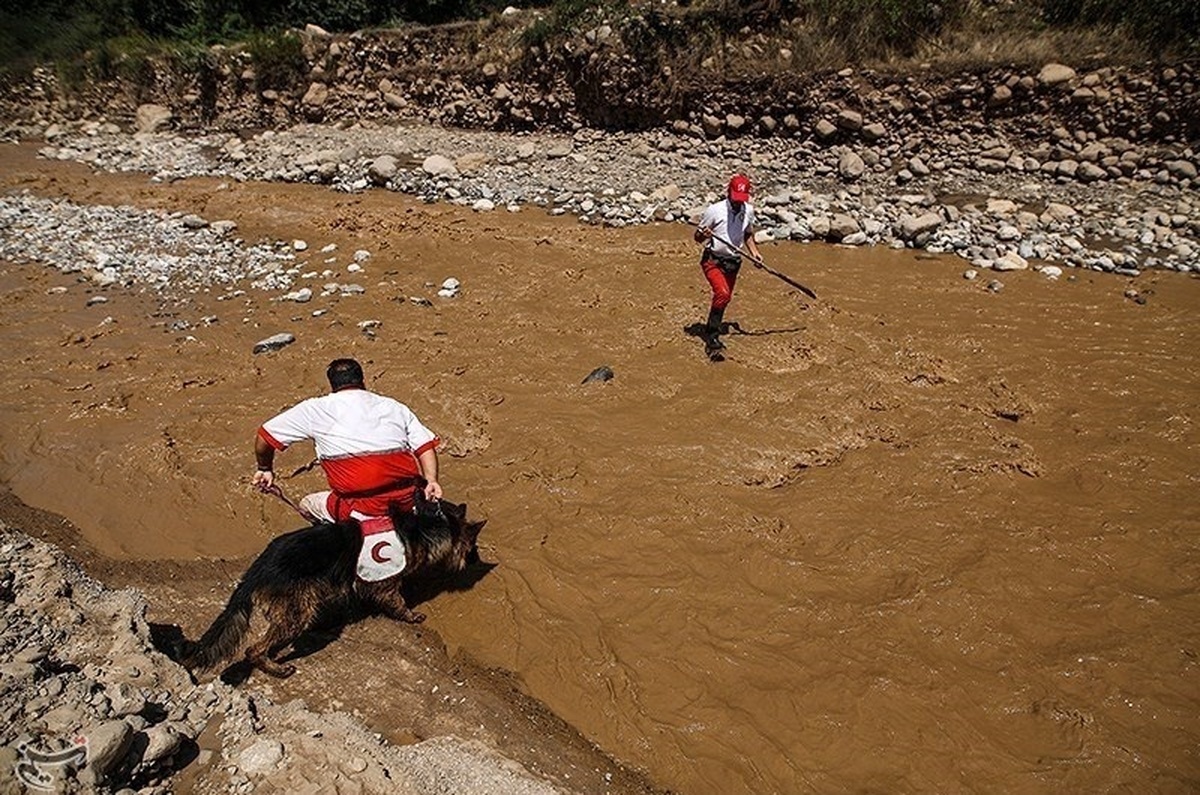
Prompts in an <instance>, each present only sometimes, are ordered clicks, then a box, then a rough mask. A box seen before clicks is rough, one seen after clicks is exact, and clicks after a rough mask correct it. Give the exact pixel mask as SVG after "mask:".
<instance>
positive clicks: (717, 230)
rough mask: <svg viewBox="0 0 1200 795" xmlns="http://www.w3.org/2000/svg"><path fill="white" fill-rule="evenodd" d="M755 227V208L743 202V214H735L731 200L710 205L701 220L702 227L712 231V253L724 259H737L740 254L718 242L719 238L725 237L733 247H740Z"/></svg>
mask: <svg viewBox="0 0 1200 795" xmlns="http://www.w3.org/2000/svg"><path fill="white" fill-rule="evenodd" d="M753 225H754V207H752V206H751V205H750V202H743V203H742V209H741V212H735V211H734V209H733V204H732V203H731V202H730V201H729V199H722V200H721V201H719V202H717V203H716V204H710V205H709V206H708V209H706V210H705V211H704V215H703V216H702V217H701V218H700V226H703V227H706V228H708V229H711V230H712V233H713V239H712V240H711V241H709V244H710V246H711V247H712V252H713V253H714V254H717V255H719V256H722V257H725V256H729V257H736V256H738V252H737V251H735V250H734V249H731V248H730V247H729V246H727V245H725V244H724V243H722V242H721V241H720V240H717V237H723V238H725V239H726V240H728V241H729V242H730V243H732V244H733V245H735V246H740V245H742V244H743V243H745V242H746V232H747V231H749V229H750V227H751V226H753Z"/></svg>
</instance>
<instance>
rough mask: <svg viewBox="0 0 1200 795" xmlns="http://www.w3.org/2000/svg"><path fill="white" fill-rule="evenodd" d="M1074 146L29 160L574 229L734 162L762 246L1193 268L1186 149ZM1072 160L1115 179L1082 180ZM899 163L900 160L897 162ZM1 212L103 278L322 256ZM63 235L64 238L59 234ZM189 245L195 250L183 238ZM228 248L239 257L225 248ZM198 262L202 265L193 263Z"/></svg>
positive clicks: (32, 242) (1197, 216)
mask: <svg viewBox="0 0 1200 795" xmlns="http://www.w3.org/2000/svg"><path fill="white" fill-rule="evenodd" d="M857 123H861V119H854V118H853V117H848V118H847V120H846V121H844V122H843V124H848V125H850V126H853V125H855V124H857ZM1082 138H1084V139H1085V140H1076V138H1075V137H1073V136H1072V135H1071V134H1070V133H1069V132H1067V131H1066V130H1062V131H1059V132H1057V133H1056V139H1057V143H1056V144H1054V145H1053V146H1047V147H1043V148H1042V149H1040V150H1037V151H1032V152H1031V151H1028V150H1026V151H1022V150H1020V149H1018V148H1017V147H1015V146H1013V145H1012V144H1010V143H1009V142H1007V141H1005V140H1002V139H999V138H997V137H995V136H992V135H990V134H989V133H988V132H987V131H986V130H982V129H981V130H978V131H976V133H975V134H973V135H959V134H953V135H949V136H943V137H941V138H938V139H936V140H931V139H928V138H922V139H920V140H906V141H897V142H895V143H891V144H888V143H884V142H877V143H875V144H873V145H867V144H860V145H838V146H832V147H827V146H823V145H820V144H814V143H810V142H805V141H796V140H791V139H783V138H747V139H740V140H737V141H727V140H724V139H723V138H719V139H717V140H707V139H705V138H703V137H698V136H695V135H691V134H687V133H675V132H652V133H620V134H607V133H601V132H597V131H593V130H587V129H583V130H579V131H577V132H576V133H574V134H571V135H566V134H552V133H518V134H513V133H499V132H484V131H478V132H466V131H460V130H448V129H444V128H440V127H435V126H429V125H399V126H386V127H385V126H380V125H378V124H375V123H373V122H369V121H364V122H361V123H355V124H351V125H347V126H345V127H341V126H313V125H307V124H302V125H298V126H296V127H293V128H290V129H287V130H282V131H278V132H277V131H263V132H259V133H256V134H247V135H245V136H230V135H227V134H223V133H221V134H207V135H182V134H174V133H171V132H154V133H150V132H141V133H135V134H129V133H126V132H122V131H121V130H120V129H119V128H117V127H116V126H115V125H112V124H102V123H97V122H82V123H77V124H70V125H56V126H55V127H54V128H52V129H50V130H47V131H46V134H45V139H46V145H45V146H44V147H43V148H42V149H41V152H40V154H41V155H42V156H43V157H46V158H51V159H59V160H77V161H80V162H84V163H88V164H90V165H92V166H93V167H95V168H99V169H104V170H110V171H143V172H147V173H149V174H151V175H152V177H151V178H152V179H154V180H174V179H180V178H186V177H192V176H216V177H221V178H225V179H227V180H228V181H227V182H226V183H224V184H223V185H222V187H224V188H227V189H235V188H236V185H237V183H238V182H240V181H244V180H267V181H272V180H279V181H286V182H311V183H325V184H328V185H329V186H330V188H331V189H332V190H336V191H341V192H350V193H353V192H359V191H365V190H371V189H386V190H395V191H401V192H404V193H407V194H411V195H415V196H419V197H421V198H423V199H425V200H426V201H447V202H452V203H455V204H460V205H466V206H470V207H472V208H474V209H475V210H477V211H479V212H521V211H549V212H551V213H555V214H562V213H569V214H572V215H575V216H578V218H579V220H580V222H582V223H587V224H604V225H608V226H617V227H619V226H625V225H629V224H640V223H648V222H656V221H658V222H679V223H688V222H693V221H694V220H695V218H696V217H697V214H698V212H699V211H700V210H701V209H702V208H703V206H704V205H705V204H706V203H707V202H710V201H712V200H714V199H715V198H718V197H719V195H720V191H721V189H722V185H723V180H724V179H725V178H726V177H727V176H728V175H729V174H731V173H733V172H744V173H748V174H750V175H751V177H752V179H753V180H754V183H755V189H756V193H755V202H756V208H757V213H758V219H759V220H758V224H757V227H758V232H757V236H758V239H759V241H760V242H765V241H791V242H801V243H803V242H810V241H827V242H833V243H839V244H841V245H849V246H867V247H869V246H889V247H893V248H906V247H907V248H921V249H925V250H927V251H930V252H936V253H947V254H953V255H956V256H958V257H960V258H962V259H963V260H964V262H965V263H966V264H967V265H968V267H969V268H970V269H971V270H973V271H983V270H995V271H1005V270H1018V269H1026V268H1034V269H1038V270H1041V271H1042V272H1043V273H1044V274H1045V275H1047V276H1049V277H1051V278H1057V277H1058V276H1060V275H1061V274H1062V273H1063V269H1064V268H1084V269H1090V270H1095V271H1105V272H1112V273H1117V274H1121V275H1125V276H1136V275H1137V274H1138V273H1139V272H1140V271H1142V270H1144V269H1148V268H1162V269H1171V270H1177V271H1182V272H1188V271H1192V270H1200V239H1198V238H1200V212H1197V209H1198V203H1200V200H1198V199H1197V197H1196V195H1195V191H1194V188H1193V182H1194V175H1195V166H1194V163H1193V161H1192V160H1190V159H1179V160H1172V161H1169V162H1162V161H1158V160H1154V159H1152V158H1147V157H1145V156H1144V155H1143V154H1142V153H1140V152H1139V151H1138V150H1135V149H1134V148H1132V147H1128V148H1122V147H1121V146H1119V145H1116V144H1114V143H1113V142H1111V141H1110V142H1100V141H1095V140H1086V138H1087V137H1086V136H1082ZM1188 151H1189V152H1190V150H1188ZM1110 160H1115V162H1114V163H1113V164H1108V165H1102V164H1107V163H1108V161H1110ZM1064 163H1068V164H1072V163H1073V164H1074V166H1075V170H1074V171H1071V169H1070V168H1069V167H1067V166H1064V165H1063V164H1064ZM1081 163H1082V164H1091V165H1094V167H1095V168H1097V169H1104V168H1109V169H1110V170H1111V171H1112V172H1113V173H1114V174H1116V175H1118V176H1116V177H1114V178H1112V179H1106V180H1105V181H1086V180H1085V181H1080V179H1078V178H1077V177H1076V175H1075V174H1076V173H1077V172H1078V171H1079V168H1080V164H1081ZM897 164H903V165H904V168H903V169H902V170H901V171H900V172H899V174H896V173H894V166H896V165H897ZM995 164H999V167H997V168H993V165H995ZM1068 172H1070V173H1068ZM122 214H123V215H124V217H125V222H124V223H123V224H122V223H120V222H118V226H119V227H121V229H122V230H123V231H122V232H121V233H120V234H119V235H118V236H121V235H124V234H125V233H129V234H131V235H133V236H134V238H135V239H140V241H141V242H140V243H139V245H138V246H130V247H129V250H130V251H147V250H149V251H154V252H157V253H156V254H155V255H153V256H150V255H148V254H145V253H143V254H140V255H136V256H135V255H131V254H126V255H118V254H116V253H115V252H114V251H113V250H112V246H107V247H106V246H105V244H104V241H105V240H111V239H112V238H113V235H114V229H113V228H112V226H111V223H113V222H114V219H116V218H118V217H120V216H121V215H122ZM0 219H2V221H0V222H2V223H4V224H5V227H6V229H8V230H9V233H8V234H6V235H5V236H4V249H3V252H2V253H3V254H4V255H5V256H7V257H9V258H15V259H40V260H43V261H54V262H58V263H63V265H62V266H63V267H72V268H77V267H81V266H83V265H86V266H88V267H90V268H92V269H94V270H96V271H98V272H99V273H100V274H102V276H101V277H100V278H101V279H103V280H119V281H123V282H133V281H136V282H143V283H146V282H148V283H153V282H156V281H157V282H162V281H164V280H166V279H169V278H170V273H171V272H172V271H175V272H178V273H180V274H183V273H186V274H187V276H186V277H185V279H186V280H187V281H188V282H189V283H192V284H200V283H213V282H231V281H232V279H234V278H235V277H248V278H250V279H253V280H256V283H257V285H258V286H261V287H266V288H271V289H284V288H288V287H290V286H291V285H292V283H293V282H294V281H295V279H296V277H298V276H301V275H303V274H304V273H306V272H308V273H312V271H313V266H314V265H320V264H321V262H320V261H319V260H317V259H316V257H315V256H314V255H316V254H319V253H324V254H328V253H329V252H309V253H307V254H306V255H302V256H300V257H299V259H298V261H294V260H296V257H297V253H298V252H297V251H296V250H294V249H293V248H292V241H275V242H274V244H273V245H271V244H269V245H266V246H263V245H258V244H256V245H249V246H245V245H241V241H236V240H235V239H230V234H229V233H230V232H231V231H232V230H231V229H230V228H229V227H228V225H223V224H222V223H221V219H215V218H214V219H200V218H183V217H177V218H174V219H171V218H161V219H158V218H155V219H150V220H149V221H148V219H147V218H146V217H145V215H144V214H139V213H133V212H130V211H125V212H124V213H122V211H117V210H113V209H92V210H87V211H85V210H82V209H80V208H75V207H71V206H69V205H64V204H61V203H60V204H55V205H51V204H48V203H44V202H38V201H36V200H33V199H31V198H28V197H20V196H9V197H5V198H3V199H2V200H0ZM67 230H70V231H71V232H72V234H62V232H64V231H67ZM168 230H169V231H168ZM18 233H19V234H18ZM681 234H682V232H681ZM154 235H158V237H153V236H154ZM148 236H149V237H148ZM187 236H190V237H187ZM185 237H186V238H187V242H188V244H189V246H190V247H191V248H192V251H191V253H190V254H189V253H187V252H182V251H179V250H178V247H179V245H180V244H181V243H182V242H184V239H185ZM124 239H126V240H127V241H128V239H129V238H128V237H125V238H124ZM239 246H240V247H239ZM235 247H239V248H238V250H239V251H241V252H242V253H241V254H239V255H238V256H237V257H234V259H238V260H239V261H240V262H241V265H240V266H234V265H232V264H231V261H230V259H229V256H230V255H231V253H232V251H233V249H234V248H235ZM768 256H769V255H768ZM137 257H141V259H140V260H138V259H137ZM189 257H199V258H201V259H204V260H205V261H206V262H208V263H209V264H208V265H205V266H203V267H199V268H197V267H196V264H195V262H194V261H193V260H190V259H189ZM68 263H69V265H68ZM320 270H325V269H324V268H320V269H319V270H318V273H319V271H320Z"/></svg>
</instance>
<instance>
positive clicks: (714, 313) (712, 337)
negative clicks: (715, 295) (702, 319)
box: [704, 307, 725, 351]
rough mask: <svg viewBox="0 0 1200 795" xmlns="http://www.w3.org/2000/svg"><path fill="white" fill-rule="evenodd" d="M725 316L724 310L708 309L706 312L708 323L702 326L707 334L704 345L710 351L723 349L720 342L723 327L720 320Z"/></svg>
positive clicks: (723, 344) (723, 345)
mask: <svg viewBox="0 0 1200 795" xmlns="http://www.w3.org/2000/svg"><path fill="white" fill-rule="evenodd" d="M724 316H725V308H724V307H722V308H721V309H710V310H709V311H708V322H707V323H705V324H704V330H705V333H706V334H707V336H706V338H705V345H706V347H707V348H708V350H710V351H719V350H721V349H722V348H724V347H725V343H723V342H721V331H722V329H723V325H722V323H721V319H722V318H723V317H724Z"/></svg>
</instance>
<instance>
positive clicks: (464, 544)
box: [178, 488, 485, 678]
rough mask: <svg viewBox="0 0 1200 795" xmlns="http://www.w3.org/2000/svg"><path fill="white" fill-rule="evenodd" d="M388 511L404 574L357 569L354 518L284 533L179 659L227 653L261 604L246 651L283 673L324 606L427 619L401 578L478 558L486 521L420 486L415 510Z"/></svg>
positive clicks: (209, 659) (215, 659)
mask: <svg viewBox="0 0 1200 795" xmlns="http://www.w3.org/2000/svg"><path fill="white" fill-rule="evenodd" d="M390 513H391V518H392V522H393V524H394V525H395V528H396V535H398V536H399V537H400V540H401V541H402V543H403V544H404V551H405V555H406V558H407V560H406V563H405V566H404V571H402V572H401V573H400V574H399V575H397V576H394V577H390V578H388V579H386V580H380V581H378V582H365V581H363V580H360V579H359V578H358V577H357V576H356V575H355V564H356V561H357V558H358V553H359V549H360V548H361V545H362V534H361V532H360V530H359V526H358V523H357V522H354V521H350V522H340V523H338V524H314V525H313V526H312V527H305V528H303V529H301V530H296V531H294V532H291V533H287V534H285V535H282V536H279V537H278V538H276V539H274V540H273V541H271V543H269V544H267V548H266V549H264V550H263V551H262V554H260V555H259V556H258V557H257V558H256V559H255V560H254V562H253V563H251V564H250V568H249V569H247V570H246V573H245V574H244V575H242V579H241V581H240V582H239V583H238V585H237V587H236V588H234V591H233V595H232V596H230V597H229V602H228V604H226V605H225V609H224V610H222V611H221V614H220V615H219V616H217V619H216V620H215V621H214V622H213V624H212V626H211V627H209V628H208V631H207V632H205V633H204V635H203V637H201V638H200V640H199V641H197V642H195V643H193V642H190V641H187V640H184V641H183V642H182V644H180V646H179V648H178V652H179V659H180V662H182V663H183V664H184V665H185V666H186V667H187V668H188V669H189V670H193V671H195V670H204V669H209V668H212V667H214V666H215V665H217V664H218V663H220V662H222V661H224V660H227V659H229V658H230V657H231V656H232V655H233V653H234V652H235V651H236V650H237V649H238V647H239V646H240V645H241V643H242V640H243V638H244V637H245V636H246V633H247V631H248V630H249V627H250V614H251V612H252V611H253V610H254V608H256V607H257V608H258V610H259V612H260V613H261V614H262V615H263V616H265V618H266V620H267V628H266V631H265V632H264V634H263V636H262V638H261V639H260V640H259V641H258V642H257V643H254V644H252V645H250V646H249V647H248V648H247V649H246V661H247V662H248V663H249V664H250V665H251V666H252V667H253V668H258V669H260V670H262V671H263V672H265V673H267V674H270V675H271V676H277V677H280V678H283V677H288V676H291V675H292V674H294V673H295V672H296V667H295V666H294V665H285V664H282V663H280V662H279V661H278V659H277V656H278V654H279V652H281V651H283V649H284V648H285V647H287V646H288V645H290V644H291V643H292V642H293V641H295V640H296V639H297V638H298V637H299V636H300V634H301V633H303V632H304V631H305V630H306V629H308V628H309V626H310V625H311V624H312V622H313V620H314V619H315V618H316V617H317V615H318V614H319V613H321V612H322V611H323V610H326V609H338V608H347V607H351V608H359V609H364V610H365V612H378V613H383V614H384V615H386V616H388V617H390V618H394V619H396V620H398V621H406V622H409V623H412V624H419V623H420V622H422V621H424V620H425V616H424V615H423V614H421V613H415V612H413V611H412V610H410V609H409V608H408V606H407V605H406V604H405V603H404V596H403V594H402V593H401V584H402V581H403V580H404V579H405V578H407V577H409V576H410V575H411V574H413V573H414V572H417V571H421V570H425V569H430V568H434V567H439V568H441V569H442V570H443V571H447V572H458V571H462V570H463V569H464V568H466V566H467V564H468V563H475V562H477V561H478V560H479V551H478V547H477V546H476V540H477V539H478V537H479V531H480V530H481V529H483V525H484V524H485V522H468V521H467V506H466V505H465V504H464V505H456V504H454V503H451V502H447V501H446V500H437V501H436V502H430V501H427V500H426V499H425V498H424V494H423V493H422V491H421V489H419V488H418V489H417V490H416V506H415V509H414V510H413V511H411V512H409V511H398V510H394V509H393V510H392V511H390Z"/></svg>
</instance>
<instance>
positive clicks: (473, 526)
mask: <svg viewBox="0 0 1200 795" xmlns="http://www.w3.org/2000/svg"><path fill="white" fill-rule="evenodd" d="M485 524H487V519H484V520H482V521H479V522H468V523H467V538H470V539H471V540H472V541H474V540H475V539H477V538H479V531H480V530H482V529H483V526H484V525H485Z"/></svg>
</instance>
